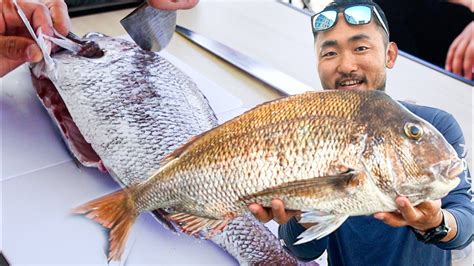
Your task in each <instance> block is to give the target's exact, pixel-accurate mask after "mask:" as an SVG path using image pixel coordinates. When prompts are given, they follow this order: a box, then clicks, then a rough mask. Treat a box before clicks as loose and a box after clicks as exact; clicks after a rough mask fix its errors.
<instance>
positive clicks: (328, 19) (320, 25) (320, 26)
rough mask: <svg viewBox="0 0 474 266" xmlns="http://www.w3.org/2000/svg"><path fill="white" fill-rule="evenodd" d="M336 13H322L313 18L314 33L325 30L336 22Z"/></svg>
mask: <svg viewBox="0 0 474 266" xmlns="http://www.w3.org/2000/svg"><path fill="white" fill-rule="evenodd" d="M336 17H337V12H336V11H332V10H331V11H324V12H321V13H319V14H318V15H316V16H315V17H314V20H313V27H314V30H315V31H321V30H327V29H329V28H330V27H332V26H333V25H334V22H336Z"/></svg>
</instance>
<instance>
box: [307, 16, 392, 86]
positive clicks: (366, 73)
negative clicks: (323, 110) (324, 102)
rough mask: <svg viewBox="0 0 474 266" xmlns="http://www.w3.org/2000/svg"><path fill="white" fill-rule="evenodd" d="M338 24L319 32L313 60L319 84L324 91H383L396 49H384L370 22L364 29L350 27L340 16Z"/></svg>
mask: <svg viewBox="0 0 474 266" xmlns="http://www.w3.org/2000/svg"><path fill="white" fill-rule="evenodd" d="M338 16H339V17H338V20H337V24H336V25H335V26H334V27H333V28H331V29H329V30H327V31H322V32H319V33H318V35H317V38H316V44H315V45H316V57H317V62H318V73H319V78H320V79H321V84H322V86H323V89H325V90H340V89H342V90H345V89H362V90H372V89H378V90H384V89H385V81H386V71H385V68H386V67H388V68H392V67H393V65H394V64H395V59H396V57H397V53H398V50H397V46H396V45H395V44H394V43H389V45H388V47H387V48H386V47H385V45H384V42H383V37H382V33H381V32H380V30H379V29H378V28H377V27H378V26H377V24H376V23H375V22H374V21H373V20H374V19H375V18H373V19H372V21H371V22H370V23H369V24H365V25H349V24H348V23H347V22H346V20H345V19H344V17H343V14H342V13H339V14H338Z"/></svg>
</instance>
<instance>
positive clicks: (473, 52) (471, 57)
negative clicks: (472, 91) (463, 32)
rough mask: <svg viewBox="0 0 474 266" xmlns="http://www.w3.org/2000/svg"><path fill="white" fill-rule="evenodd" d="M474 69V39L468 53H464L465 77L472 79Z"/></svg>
mask: <svg viewBox="0 0 474 266" xmlns="http://www.w3.org/2000/svg"><path fill="white" fill-rule="evenodd" d="M473 70H474V41H472V40H471V41H470V43H469V45H468V47H467V50H466V54H465V55H464V63H463V71H464V78H465V79H467V80H472V72H473Z"/></svg>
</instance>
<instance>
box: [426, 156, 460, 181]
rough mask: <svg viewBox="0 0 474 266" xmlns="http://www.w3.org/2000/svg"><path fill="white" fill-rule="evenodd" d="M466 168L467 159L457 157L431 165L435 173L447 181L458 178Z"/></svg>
mask: <svg viewBox="0 0 474 266" xmlns="http://www.w3.org/2000/svg"><path fill="white" fill-rule="evenodd" d="M465 169H466V161H465V160H464V159H459V158H457V157H455V158H452V159H451V160H445V161H441V162H439V163H437V164H435V165H433V166H432V167H431V171H432V173H433V174H435V175H436V176H438V177H439V178H440V179H442V180H445V181H452V180H453V179H456V178H457V177H458V176H459V175H460V174H461V173H462V172H463V171H464V170H465Z"/></svg>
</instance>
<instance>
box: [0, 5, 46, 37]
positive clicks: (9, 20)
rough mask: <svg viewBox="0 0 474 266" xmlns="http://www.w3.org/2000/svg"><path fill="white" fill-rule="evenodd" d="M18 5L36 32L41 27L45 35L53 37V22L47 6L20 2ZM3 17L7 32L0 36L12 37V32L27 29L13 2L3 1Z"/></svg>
mask: <svg viewBox="0 0 474 266" xmlns="http://www.w3.org/2000/svg"><path fill="white" fill-rule="evenodd" d="M18 5H19V6H20V7H21V9H22V10H23V12H24V13H25V15H26V18H27V19H28V21H29V22H30V24H31V25H32V27H33V29H34V30H35V32H36V31H37V30H38V28H40V27H41V29H42V31H43V34H45V35H49V36H52V35H53V22H52V20H51V15H50V13H49V10H48V8H47V7H46V6H45V5H43V4H41V3H36V2H19V3H18ZM2 15H3V19H4V21H5V32H0V35H11V34H10V32H9V31H10V30H14V31H16V30H17V29H18V28H25V24H24V23H23V21H22V20H21V18H20V16H19V15H18V12H17V10H16V8H15V6H14V5H13V4H12V1H11V0H4V1H2Z"/></svg>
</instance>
